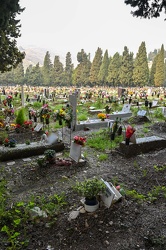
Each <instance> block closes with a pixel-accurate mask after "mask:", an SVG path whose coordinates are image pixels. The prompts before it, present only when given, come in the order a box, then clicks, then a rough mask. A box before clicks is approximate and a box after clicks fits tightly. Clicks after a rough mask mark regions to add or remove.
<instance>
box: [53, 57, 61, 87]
mask: <svg viewBox="0 0 166 250" xmlns="http://www.w3.org/2000/svg"><path fill="white" fill-rule="evenodd" d="M62 81H63V64H62V63H61V62H60V60H59V56H55V58H54V67H53V69H52V83H53V84H55V85H59V84H60V83H62Z"/></svg>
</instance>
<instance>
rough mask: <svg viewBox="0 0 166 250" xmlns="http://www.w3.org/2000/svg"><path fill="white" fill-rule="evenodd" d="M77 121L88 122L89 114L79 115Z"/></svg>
mask: <svg viewBox="0 0 166 250" xmlns="http://www.w3.org/2000/svg"><path fill="white" fill-rule="evenodd" d="M77 120H78V121H86V120H87V114H85V113H84V114H79V115H77Z"/></svg>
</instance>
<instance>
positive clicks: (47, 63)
mask: <svg viewBox="0 0 166 250" xmlns="http://www.w3.org/2000/svg"><path fill="white" fill-rule="evenodd" d="M51 71H52V63H51V59H50V53H49V52H48V51H47V52H46V55H45V57H44V64H43V68H42V73H43V83H44V85H50V84H51Z"/></svg>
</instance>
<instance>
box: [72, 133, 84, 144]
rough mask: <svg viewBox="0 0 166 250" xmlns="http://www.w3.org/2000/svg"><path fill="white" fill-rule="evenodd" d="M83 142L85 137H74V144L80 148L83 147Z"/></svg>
mask: <svg viewBox="0 0 166 250" xmlns="http://www.w3.org/2000/svg"><path fill="white" fill-rule="evenodd" d="M85 142H86V138H85V137H81V136H77V135H76V136H74V143H76V144H78V145H81V146H85Z"/></svg>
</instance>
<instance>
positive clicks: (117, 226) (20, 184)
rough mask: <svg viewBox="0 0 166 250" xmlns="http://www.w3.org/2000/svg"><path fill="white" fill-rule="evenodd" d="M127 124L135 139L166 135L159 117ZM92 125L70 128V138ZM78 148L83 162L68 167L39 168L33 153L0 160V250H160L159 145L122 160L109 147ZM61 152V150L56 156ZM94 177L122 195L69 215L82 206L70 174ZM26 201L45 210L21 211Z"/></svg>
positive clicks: (163, 197) (163, 237) (162, 174)
mask: <svg viewBox="0 0 166 250" xmlns="http://www.w3.org/2000/svg"><path fill="white" fill-rule="evenodd" d="M132 123H134V124H135V127H136V129H137V130H136V131H139V136H140V137H147V136H151V135H157V136H161V137H164V138H166V122H161V123H154V124H153V125H152V124H150V123H149V124H148V125H147V126H145V124H144V123H145V122H142V123H140V122H139V121H138V120H137V119H135V121H133V122H132ZM96 131H97V130H92V129H90V130H89V131H79V132H78V131H77V132H72V137H73V136H74V135H76V134H77V135H78V133H79V135H80V136H86V137H87V139H88V138H90V137H91V133H92V132H96ZM82 153H83V155H84V157H85V163H78V164H73V165H71V166H56V164H50V165H49V166H47V167H46V168H40V167H39V166H38V164H37V159H38V156H33V157H30V161H28V159H26V160H25V159H17V160H14V162H15V164H14V165H8V163H9V162H1V163H0V164H1V168H0V171H1V182H0V188H1V190H0V194H1V196H0V199H1V212H2V211H3V208H2V205H3V204H4V206H5V207H7V210H6V212H4V215H2V220H1V222H2V221H3V224H4V225H5V226H6V227H5V228H4V230H3V231H4V232H1V234H0V249H1V250H6V249H12V250H14V249H25V250H26V249H28V250H37V249H38V250H46V249H47V250H49V249H50V250H51V249H52V250H57V249H58V250H65V249H72V250H77V249H80V250H89V249H91V250H93V249H97V250H102V249H109V250H113V249H114V250H137V249H139V250H143V249H145V250H147V249H148V250H164V249H166V219H165V218H166V202H165V201H166V186H165V183H166V149H161V150H154V151H151V152H149V153H146V154H140V155H133V156H132V157H130V158H125V157H124V156H123V155H121V154H119V152H118V151H117V150H116V149H113V150H107V151H101V150H97V149H94V148H90V147H89V146H88V143H86V145H85V147H83V148H82ZM68 155H69V150H68V149H67V148H66V149H65V150H64V151H63V152H62V154H57V157H62V158H65V159H66V158H68ZM94 176H97V177H99V178H103V179H104V180H105V181H108V182H111V183H113V184H114V185H115V186H116V185H120V186H121V188H122V189H123V191H124V192H122V194H123V196H122V199H120V200H118V201H117V202H115V203H114V204H112V205H111V207H110V208H106V207H105V206H104V205H103V204H102V203H101V206H100V207H99V209H98V210H96V212H94V213H87V212H85V213H80V214H79V215H78V217H77V218H75V219H71V218H70V214H71V212H72V211H76V210H77V209H79V208H80V206H82V203H81V202H80V200H81V198H82V197H80V196H78V195H77V194H76V193H75V192H74V191H73V188H72V186H73V185H74V184H75V182H76V180H83V179H84V178H92V177H94ZM3 179H4V180H5V181H6V183H3V181H2V180H3ZM4 193H5V196H4V195H3V194H4ZM5 198H7V200H6V201H5ZM6 202H7V205H6V204H5V203H6ZM34 204H35V206H37V207H40V209H41V211H45V213H46V214H45V213H43V214H42V215H41V216H39V217H33V214H31V216H29V213H27V211H28V209H30V208H31V207H33V206H34ZM7 213H8V216H7ZM45 215H47V216H45ZM9 228H10V229H9ZM21 245H22V246H21ZM26 245H27V246H26Z"/></svg>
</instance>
